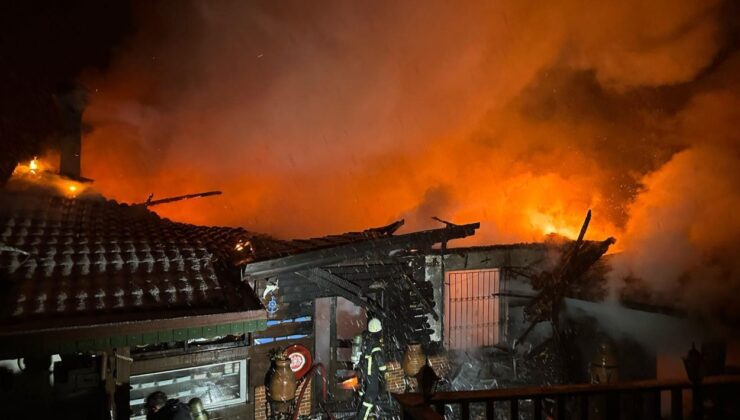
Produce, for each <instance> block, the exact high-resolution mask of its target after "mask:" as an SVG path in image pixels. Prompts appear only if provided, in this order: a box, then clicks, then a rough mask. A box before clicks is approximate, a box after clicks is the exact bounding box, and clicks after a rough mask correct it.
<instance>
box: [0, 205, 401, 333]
mask: <svg viewBox="0 0 740 420" xmlns="http://www.w3.org/2000/svg"><path fill="white" fill-rule="evenodd" d="M401 224H402V222H397V223H394V224H392V225H389V226H386V227H382V228H376V229H368V230H365V231H363V232H351V233H347V234H343V235H333V236H327V237H323V238H313V239H308V240H292V241H283V240H278V239H274V238H272V237H269V236H267V235H262V234H256V233H252V232H248V231H246V230H244V229H242V228H231V227H207V226H196V225H190V224H185V223H177V222H173V221H170V220H168V219H164V218H161V217H159V216H158V215H157V214H156V213H153V212H151V211H149V210H148V209H147V208H146V207H145V206H142V205H127V204H121V203H118V202H116V201H113V200H106V199H104V198H102V197H100V196H97V195H90V196H82V197H78V198H68V197H63V196H58V195H51V194H49V193H48V192H44V191H41V192H39V191H8V190H0V303H2V304H3V305H2V307H0V325H3V324H5V325H7V324H14V325H17V324H24V325H30V324H29V323H32V324H39V325H41V326H44V327H48V324H53V325H63V326H64V325H70V324H73V325H84V324H85V323H89V322H91V320H97V321H99V319H96V318H91V316H98V315H101V316H104V318H105V320H106V322H120V321H128V320H131V319H132V317H136V318H137V319H157V318H161V317H169V316H171V315H172V314H174V313H177V314H179V315H197V314H204V313H222V312H234V311H248V310H260V309H261V304H260V303H259V301H258V299H257V298H256V297H255V296H254V292H253V291H252V290H251V289H249V286H248V285H246V284H245V283H244V282H241V281H240V275H239V271H238V270H237V269H235V267H236V264H244V263H249V262H253V261H265V260H269V259H272V258H277V257H283V256H287V255H294V254H299V253H303V252H306V251H311V250H316V249H323V248H331V247H334V246H339V245H346V244H350V243H354V242H358V241H367V240H371V239H375V238H380V237H385V236H390V235H392V234H393V232H394V231H395V230H396V229H397V228H398V227H399V226H400V225H401ZM145 316H146V317H145Z"/></svg>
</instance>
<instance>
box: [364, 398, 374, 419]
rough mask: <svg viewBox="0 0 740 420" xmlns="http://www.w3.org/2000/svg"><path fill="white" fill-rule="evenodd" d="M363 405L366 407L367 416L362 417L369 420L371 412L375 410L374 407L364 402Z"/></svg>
mask: <svg viewBox="0 0 740 420" xmlns="http://www.w3.org/2000/svg"><path fill="white" fill-rule="evenodd" d="M362 405H364V406H365V415H364V416H363V417H362V420H367V418H368V416H370V411H372V409H373V405H372V404H370V403H368V402H364V401H363V402H362Z"/></svg>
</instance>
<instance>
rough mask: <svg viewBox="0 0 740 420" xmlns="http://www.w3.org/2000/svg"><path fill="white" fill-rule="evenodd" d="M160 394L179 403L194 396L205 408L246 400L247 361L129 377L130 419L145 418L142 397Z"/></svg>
mask: <svg viewBox="0 0 740 420" xmlns="http://www.w3.org/2000/svg"><path fill="white" fill-rule="evenodd" d="M154 391H162V392H164V393H165V394H167V398H177V399H179V400H180V401H181V402H183V403H187V402H188V401H190V399H192V398H195V397H198V398H200V399H201V400H202V401H203V405H204V407H205V408H206V410H207V409H211V408H216V407H224V406H227V405H233V404H238V403H243V402H245V401H247V395H248V391H249V390H248V388H247V361H246V360H236V361H232V362H225V363H214V364H210V365H203V366H194V367H190V368H185V369H175V370H168V371H164V372H156V373H145V374H142V375H132V376H131V410H132V411H133V417H132V419H137V420H138V419H144V418H146V397H147V396H149V394H151V393H152V392H154Z"/></svg>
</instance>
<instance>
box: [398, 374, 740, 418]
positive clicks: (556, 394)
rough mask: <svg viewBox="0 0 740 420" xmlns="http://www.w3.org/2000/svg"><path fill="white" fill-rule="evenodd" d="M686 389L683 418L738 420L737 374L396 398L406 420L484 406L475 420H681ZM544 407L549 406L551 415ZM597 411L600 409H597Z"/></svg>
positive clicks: (739, 389) (466, 413)
mask: <svg viewBox="0 0 740 420" xmlns="http://www.w3.org/2000/svg"><path fill="white" fill-rule="evenodd" d="M684 391H687V392H688V393H689V394H690V395H691V408H690V410H688V411H690V414H689V417H687V418H691V419H704V418H709V419H731V418H740V412H738V411H737V410H739V409H740V407H738V405H740V375H722V376H712V377H707V378H705V379H704V380H703V381H702V383H700V384H693V383H690V382H687V381H665V380H663V381H659V380H651V381H639V382H624V383H618V384H604V385H591V384H578V385H558V386H551V387H528V388H504V389H492V390H481V391H454V392H437V393H433V394H431V395H429V396H427V398H424V396H423V395H421V394H418V393H409V394H394V397H395V398H396V400H397V401H398V402H399V404H400V406H401V411H402V417H403V418H404V419H441V418H443V417H444V415H445V406H451V408H452V410H453V412H455V413H459V418H461V419H463V420H467V419H470V418H471V408H472V407H473V406H478V405H482V406H483V407H482V408H481V410H480V413H479V415H477V416H476V417H478V418H480V417H482V416H485V418H487V419H492V418H495V417H494V414H495V411H498V410H500V409H502V408H503V409H505V410H506V409H508V410H507V411H508V415H509V416H508V418H509V419H510V420H515V419H516V420H519V419H521V418H527V419H533V420H547V419H554V420H564V419H578V420H587V419H599V420H601V419H604V420H617V419H635V420H639V419H646V418H655V419H661V418H671V419H673V420H680V419H683V418H684V398H683V394H684ZM661 393H666V394H667V395H670V417H669V416H668V415H664V414H663V413H662V412H661ZM524 402H526V403H527V404H526V405H527V408H528V410H527V411H528V412H529V413H528V414H527V415H526V416H524V414H523V413H522V412H520V408H522V407H521V406H524V404H523V403H524ZM548 407H551V408H552V412H550V411H549V410H548ZM596 407H599V409H598V410H595V408H596ZM687 408H688V407H687ZM666 414H668V413H666ZM455 417H457V416H451V418H455Z"/></svg>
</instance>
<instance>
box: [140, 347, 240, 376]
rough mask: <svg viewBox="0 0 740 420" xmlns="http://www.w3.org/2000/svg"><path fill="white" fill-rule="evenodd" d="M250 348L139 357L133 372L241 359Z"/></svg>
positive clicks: (146, 371) (148, 371)
mask: <svg viewBox="0 0 740 420" xmlns="http://www.w3.org/2000/svg"><path fill="white" fill-rule="evenodd" d="M248 349H249V348H248V347H246V346H243V347H235V348H230V349H220V350H211V351H200V352H193V353H188V354H181V355H177V356H169V357H161V358H155V359H145V360H139V359H137V360H134V363H133V365H132V366H131V374H132V375H140V374H142V373H150V372H160V371H164V370H173V369H180V368H184V367H188V366H198V365H207V364H210V363H216V362H223V361H228V360H240V359H244V358H246V357H247V355H248V353H249V350H248Z"/></svg>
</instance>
